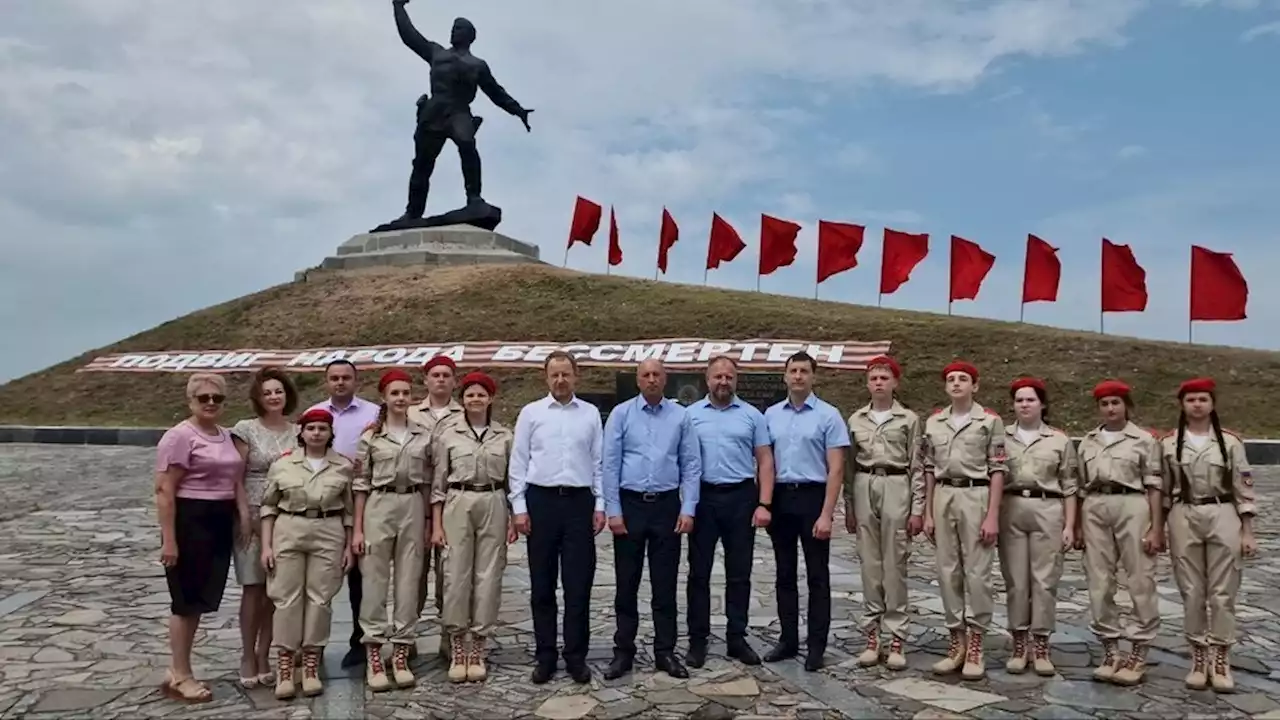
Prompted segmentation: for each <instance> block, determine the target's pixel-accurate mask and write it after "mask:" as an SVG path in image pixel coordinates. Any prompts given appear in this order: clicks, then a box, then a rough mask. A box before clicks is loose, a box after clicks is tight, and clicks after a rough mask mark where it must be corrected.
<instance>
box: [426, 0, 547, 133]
mask: <svg viewBox="0 0 1280 720" xmlns="http://www.w3.org/2000/svg"><path fill="white" fill-rule="evenodd" d="M406 1H407V0H406ZM531 112H533V108H526V109H525V110H523V111H521V113H520V122H522V123H524V129H525V132H533V128H531V127H529V113H531Z"/></svg>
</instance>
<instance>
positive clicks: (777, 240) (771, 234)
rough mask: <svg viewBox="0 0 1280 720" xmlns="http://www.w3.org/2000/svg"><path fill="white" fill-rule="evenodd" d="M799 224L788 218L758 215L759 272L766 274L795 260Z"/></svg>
mask: <svg viewBox="0 0 1280 720" xmlns="http://www.w3.org/2000/svg"><path fill="white" fill-rule="evenodd" d="M799 234H800V226H799V225H797V224H796V223H793V222H791V221H789V220H779V219H778V218H775V217H769V216H768V215H764V214H761V215H760V274H761V275H768V274H770V273H772V272H773V271H774V270H777V269H778V268H782V267H786V266H788V265H790V264H791V263H793V262H795V261H796V236H798V235H799Z"/></svg>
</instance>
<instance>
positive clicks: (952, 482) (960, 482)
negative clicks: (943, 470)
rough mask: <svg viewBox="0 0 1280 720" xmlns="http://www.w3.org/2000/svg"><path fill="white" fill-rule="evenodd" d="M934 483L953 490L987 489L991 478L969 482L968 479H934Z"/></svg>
mask: <svg viewBox="0 0 1280 720" xmlns="http://www.w3.org/2000/svg"><path fill="white" fill-rule="evenodd" d="M934 482H935V483H937V484H938V485H946V486H948V487H954V488H975V487H987V486H988V485H990V484H991V478H982V479H981V480H971V479H969V478H934Z"/></svg>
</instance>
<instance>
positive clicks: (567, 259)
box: [564, 243, 573, 267]
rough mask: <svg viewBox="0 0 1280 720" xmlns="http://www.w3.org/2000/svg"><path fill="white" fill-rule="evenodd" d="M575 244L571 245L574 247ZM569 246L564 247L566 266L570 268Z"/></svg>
mask: <svg viewBox="0 0 1280 720" xmlns="http://www.w3.org/2000/svg"><path fill="white" fill-rule="evenodd" d="M572 244H573V243H569V245H572ZM569 245H565V246H564V266H565V267H569Z"/></svg>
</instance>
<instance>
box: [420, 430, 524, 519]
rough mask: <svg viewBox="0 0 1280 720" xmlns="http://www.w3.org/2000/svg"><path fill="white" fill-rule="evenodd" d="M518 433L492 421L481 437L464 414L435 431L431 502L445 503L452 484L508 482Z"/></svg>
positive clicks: (500, 485) (482, 484)
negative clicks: (508, 470) (508, 465)
mask: <svg viewBox="0 0 1280 720" xmlns="http://www.w3.org/2000/svg"><path fill="white" fill-rule="evenodd" d="M514 439H515V434H514V433H512V432H511V430H509V429H507V428H506V427H505V426H503V425H499V424H498V423H496V422H493V421H490V422H489V428H488V429H487V430H485V433H484V437H483V438H482V439H476V434H475V432H474V431H473V430H472V429H471V426H470V425H468V424H467V421H466V419H465V416H464V417H463V419H461V420H458V421H456V422H451V423H450V424H449V425H447V426H443V427H441V428H439V429H438V430H437V431H436V434H435V436H434V438H433V440H432V450H431V456H432V458H434V462H435V469H434V473H433V475H434V477H433V482H432V484H431V502H432V504H435V503H442V502H444V500H445V496H446V495H447V494H448V492H449V486H450V485H452V484H454V483H462V484H463V485H470V486H484V485H498V486H499V487H501V488H503V489H505V488H506V486H507V463H508V462H509V461H510V459H511V443H512V441H513V440H514Z"/></svg>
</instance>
